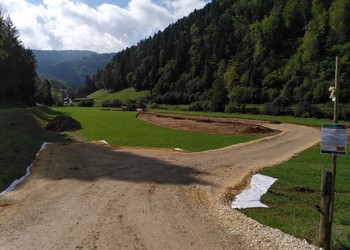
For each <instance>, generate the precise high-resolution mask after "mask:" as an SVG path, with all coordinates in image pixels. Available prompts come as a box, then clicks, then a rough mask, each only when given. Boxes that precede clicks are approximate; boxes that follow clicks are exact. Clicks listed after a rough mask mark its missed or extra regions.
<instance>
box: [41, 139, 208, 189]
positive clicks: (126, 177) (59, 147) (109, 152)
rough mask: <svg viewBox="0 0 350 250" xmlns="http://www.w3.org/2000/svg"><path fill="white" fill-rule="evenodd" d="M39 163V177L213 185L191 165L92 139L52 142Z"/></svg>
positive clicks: (202, 173) (203, 173)
mask: <svg viewBox="0 0 350 250" xmlns="http://www.w3.org/2000/svg"><path fill="white" fill-rule="evenodd" d="M47 150H48V151H47V152H45V153H43V154H42V155H41V156H40V157H39V159H38V163H37V164H44V165H43V166H45V167H43V168H39V169H44V170H43V172H40V173H36V175H37V177H39V178H48V179H54V180H56V179H57V180H60V179H78V180H81V181H96V180H99V179H105V178H108V179H114V180H119V181H126V182H133V183H156V184H164V185H191V184H202V185H212V184H211V183H209V182H205V181H202V180H200V179H199V178H198V176H203V175H206V173H205V172H200V171H198V170H195V169H193V168H190V167H184V166H178V165H173V164H169V163H167V162H164V161H161V160H157V159H153V158H148V157H143V156H139V155H136V154H132V153H128V152H122V151H118V150H116V149H113V148H110V147H108V146H104V145H96V144H92V143H70V144H56V145H51V146H49V148H48V149H47Z"/></svg>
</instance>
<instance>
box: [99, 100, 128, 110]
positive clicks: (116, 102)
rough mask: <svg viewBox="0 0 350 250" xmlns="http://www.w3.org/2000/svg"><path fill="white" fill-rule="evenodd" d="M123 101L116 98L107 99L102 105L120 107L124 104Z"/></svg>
mask: <svg viewBox="0 0 350 250" xmlns="http://www.w3.org/2000/svg"><path fill="white" fill-rule="evenodd" d="M122 104H123V103H122V101H120V100H118V99H114V100H105V101H104V102H103V103H102V107H104V108H120V107H121V106H122Z"/></svg>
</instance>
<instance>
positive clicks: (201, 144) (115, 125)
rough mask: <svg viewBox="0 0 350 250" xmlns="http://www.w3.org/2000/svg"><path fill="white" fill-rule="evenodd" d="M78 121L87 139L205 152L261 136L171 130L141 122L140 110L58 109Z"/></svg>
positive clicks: (81, 132)
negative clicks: (138, 117) (138, 113)
mask: <svg viewBox="0 0 350 250" xmlns="http://www.w3.org/2000/svg"><path fill="white" fill-rule="evenodd" d="M54 110H56V111H59V112H61V113H65V114H66V115H69V116H72V117H73V118H74V119H76V120H78V121H79V122H80V123H81V125H82V129H81V130H79V133H80V134H81V135H82V136H83V137H84V138H86V139H87V140H106V141H107V142H108V143H109V144H111V145H116V146H138V147H155V148H181V149H184V150H188V151H203V150H208V149H216V148H222V147H226V146H229V145H233V144H237V143H241V142H247V141H251V140H254V139H257V138H258V137H256V136H230V135H217V134H216V135H214V134H205V133H196V132H189V131H182V130H174V129H167V128H163V127H159V126H155V125H153V124H150V123H147V122H144V121H140V120H138V119H137V118H136V115H137V112H118V111H105V110H101V109H98V108H77V107H66V108H54Z"/></svg>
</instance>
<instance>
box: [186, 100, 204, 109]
mask: <svg viewBox="0 0 350 250" xmlns="http://www.w3.org/2000/svg"><path fill="white" fill-rule="evenodd" d="M188 110H189V111H208V110H209V103H208V102H206V101H198V102H194V103H191V104H190V106H189V107H188Z"/></svg>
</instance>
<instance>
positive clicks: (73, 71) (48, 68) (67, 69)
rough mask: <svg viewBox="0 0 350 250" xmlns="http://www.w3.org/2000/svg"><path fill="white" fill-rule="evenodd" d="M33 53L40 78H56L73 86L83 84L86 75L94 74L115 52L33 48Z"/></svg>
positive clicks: (66, 84) (68, 85)
mask: <svg viewBox="0 0 350 250" xmlns="http://www.w3.org/2000/svg"><path fill="white" fill-rule="evenodd" d="M33 53H34V55H35V58H36V60H37V73H38V76H39V77H40V78H48V79H50V80H51V81H53V80H56V81H58V82H61V83H62V84H64V85H65V86H67V87H75V88H77V87H80V86H82V85H84V82H85V77H86V75H91V74H95V73H96V72H97V70H98V69H99V68H101V67H104V66H105V65H106V64H107V63H108V62H109V61H111V59H112V57H113V55H114V54H115V53H105V54H98V53H96V52H93V51H85V50H60V51H58V50H33Z"/></svg>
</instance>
